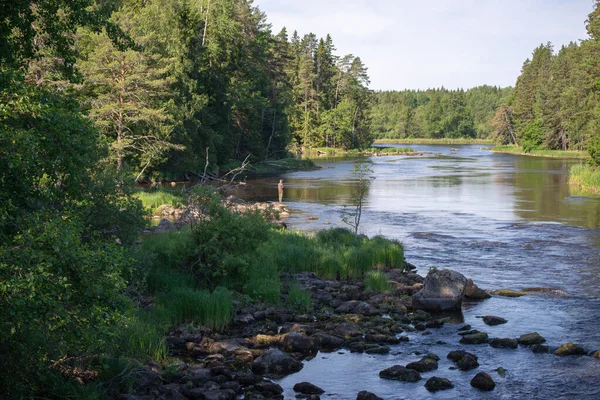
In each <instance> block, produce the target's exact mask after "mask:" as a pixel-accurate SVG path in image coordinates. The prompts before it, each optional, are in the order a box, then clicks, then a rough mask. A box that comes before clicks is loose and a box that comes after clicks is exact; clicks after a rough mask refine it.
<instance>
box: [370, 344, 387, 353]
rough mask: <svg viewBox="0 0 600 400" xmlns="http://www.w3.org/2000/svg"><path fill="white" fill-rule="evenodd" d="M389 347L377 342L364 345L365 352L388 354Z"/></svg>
mask: <svg viewBox="0 0 600 400" xmlns="http://www.w3.org/2000/svg"><path fill="white" fill-rule="evenodd" d="M389 352H390V348H389V347H387V346H381V345H378V344H367V345H365V353H367V354H389Z"/></svg>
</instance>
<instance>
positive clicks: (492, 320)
mask: <svg viewBox="0 0 600 400" xmlns="http://www.w3.org/2000/svg"><path fill="white" fill-rule="evenodd" d="M483 322H485V323H486V325H489V326H494V325H500V324H505V323H507V322H508V321H507V320H505V319H504V318H500V317H495V316H493V315H486V316H485V317H483Z"/></svg>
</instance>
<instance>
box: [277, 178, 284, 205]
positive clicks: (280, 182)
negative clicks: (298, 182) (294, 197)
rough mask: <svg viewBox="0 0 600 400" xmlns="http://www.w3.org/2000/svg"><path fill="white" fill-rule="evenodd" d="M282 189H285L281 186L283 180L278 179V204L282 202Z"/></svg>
mask: <svg viewBox="0 0 600 400" xmlns="http://www.w3.org/2000/svg"><path fill="white" fill-rule="evenodd" d="M283 188H285V185H284V184H283V179H280V180H279V184H278V185H277V192H278V193H279V202H280V203H281V202H282V200H283Z"/></svg>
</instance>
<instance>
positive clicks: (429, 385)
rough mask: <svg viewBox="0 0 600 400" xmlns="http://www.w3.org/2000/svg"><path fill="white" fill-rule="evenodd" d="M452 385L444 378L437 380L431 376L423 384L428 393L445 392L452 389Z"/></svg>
mask: <svg viewBox="0 0 600 400" xmlns="http://www.w3.org/2000/svg"><path fill="white" fill-rule="evenodd" d="M453 387H454V385H453V384H452V382H450V381H449V380H448V379H446V378H438V377H437V376H432V377H431V378H429V379H427V382H425V389H427V390H429V391H430V392H437V391H438V390H447V389H452V388H453Z"/></svg>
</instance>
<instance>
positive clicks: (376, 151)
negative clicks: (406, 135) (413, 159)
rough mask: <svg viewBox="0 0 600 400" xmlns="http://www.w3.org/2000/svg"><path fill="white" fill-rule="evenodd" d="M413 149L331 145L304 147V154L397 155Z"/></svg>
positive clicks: (330, 155) (331, 155) (346, 155)
mask: <svg viewBox="0 0 600 400" xmlns="http://www.w3.org/2000/svg"><path fill="white" fill-rule="evenodd" d="M414 152H415V151H414V150H413V149H411V148H400V147H368V148H365V149H350V150H343V149H334V148H331V147H318V148H312V149H305V151H304V155H305V156H309V157H311V156H327V157H337V156H339V157H351V156H375V155H398V154H411V153H414Z"/></svg>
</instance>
